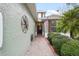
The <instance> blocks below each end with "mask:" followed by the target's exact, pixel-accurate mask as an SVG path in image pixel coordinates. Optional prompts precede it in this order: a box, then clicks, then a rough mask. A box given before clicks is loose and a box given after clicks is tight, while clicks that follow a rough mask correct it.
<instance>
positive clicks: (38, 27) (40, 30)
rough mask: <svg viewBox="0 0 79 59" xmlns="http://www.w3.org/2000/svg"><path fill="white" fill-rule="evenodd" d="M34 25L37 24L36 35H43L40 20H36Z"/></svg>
mask: <svg viewBox="0 0 79 59" xmlns="http://www.w3.org/2000/svg"><path fill="white" fill-rule="evenodd" d="M36 26H37V36H38V35H41V36H42V35H43V33H42V32H43V23H42V22H37V23H36Z"/></svg>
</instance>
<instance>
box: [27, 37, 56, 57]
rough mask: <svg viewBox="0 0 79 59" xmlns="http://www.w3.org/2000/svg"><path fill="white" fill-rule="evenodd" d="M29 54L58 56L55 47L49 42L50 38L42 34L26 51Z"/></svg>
mask: <svg viewBox="0 0 79 59" xmlns="http://www.w3.org/2000/svg"><path fill="white" fill-rule="evenodd" d="M26 55H28V56H56V53H55V52H54V49H53V48H52V47H51V45H50V44H49V42H48V40H47V39H45V38H44V37H42V36H38V37H36V38H35V40H34V41H33V42H32V44H31V46H30V47H29V49H28V51H27V52H26Z"/></svg>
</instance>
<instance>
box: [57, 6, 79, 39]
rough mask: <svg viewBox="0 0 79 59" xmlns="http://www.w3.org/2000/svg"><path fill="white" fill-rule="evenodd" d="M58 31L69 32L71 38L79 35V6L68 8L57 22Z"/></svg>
mask: <svg viewBox="0 0 79 59" xmlns="http://www.w3.org/2000/svg"><path fill="white" fill-rule="evenodd" d="M57 31H58V32H64V33H66V32H69V33H70V37H71V38H75V37H77V36H79V7H76V8H73V9H71V10H68V11H67V12H65V13H64V14H63V16H62V17H61V19H60V20H59V21H58V23H57Z"/></svg>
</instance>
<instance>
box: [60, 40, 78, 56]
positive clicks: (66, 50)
mask: <svg viewBox="0 0 79 59" xmlns="http://www.w3.org/2000/svg"><path fill="white" fill-rule="evenodd" d="M61 55H64V56H79V41H78V40H70V41H69V42H67V43H65V44H63V46H62V48H61Z"/></svg>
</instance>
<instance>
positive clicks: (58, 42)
mask: <svg viewBox="0 0 79 59" xmlns="http://www.w3.org/2000/svg"><path fill="white" fill-rule="evenodd" d="M48 39H49V41H50V43H51V45H52V46H53V47H54V49H55V51H56V52H57V53H58V54H59V55H60V51H61V46H62V45H63V44H64V43H66V42H67V41H69V40H70V39H69V38H68V37H66V36H63V35H60V34H57V33H49V35H48Z"/></svg>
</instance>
